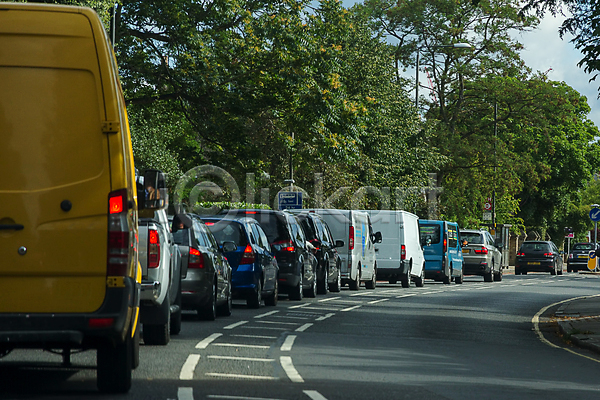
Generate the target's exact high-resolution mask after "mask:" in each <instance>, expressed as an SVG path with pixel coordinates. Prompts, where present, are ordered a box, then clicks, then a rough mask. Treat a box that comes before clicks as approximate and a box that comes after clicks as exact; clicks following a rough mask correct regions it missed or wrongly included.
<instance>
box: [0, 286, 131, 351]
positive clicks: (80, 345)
mask: <svg viewBox="0 0 600 400" xmlns="http://www.w3.org/2000/svg"><path fill="white" fill-rule="evenodd" d="M125 282H126V283H125V287H119V288H112V287H111V288H107V290H106V297H105V299H104V303H103V304H102V306H101V307H100V308H99V309H98V310H97V311H96V312H93V313H89V314H88V313H86V314H81V313H78V314H51V313H45V314H27V313H15V314H10V313H2V314H0V349H1V348H4V349H7V348H8V349H15V348H37V349H48V348H65V347H70V348H75V349H89V348H96V347H98V345H100V344H102V343H106V341H107V340H108V341H110V342H112V343H121V342H123V341H124V340H125V336H126V334H127V332H128V331H129V326H130V325H131V320H132V318H134V317H135V315H134V311H135V309H136V307H138V305H139V285H137V284H136V283H135V282H134V281H133V280H131V279H125ZM136 292H137V293H136Z"/></svg>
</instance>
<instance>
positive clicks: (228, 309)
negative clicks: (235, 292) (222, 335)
mask: <svg viewBox="0 0 600 400" xmlns="http://www.w3.org/2000/svg"><path fill="white" fill-rule="evenodd" d="M218 312H219V315H222V316H224V317H229V316H230V315H231V313H232V312H233V296H232V295H231V282H229V290H228V291H227V301H226V302H225V304H223V305H221V306H220V307H219V310H218Z"/></svg>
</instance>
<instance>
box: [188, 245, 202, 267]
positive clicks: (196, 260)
mask: <svg viewBox="0 0 600 400" xmlns="http://www.w3.org/2000/svg"><path fill="white" fill-rule="evenodd" d="M188 268H195V269H202V268H204V257H202V253H200V250H198V249H195V248H193V247H190V254H189V260H188Z"/></svg>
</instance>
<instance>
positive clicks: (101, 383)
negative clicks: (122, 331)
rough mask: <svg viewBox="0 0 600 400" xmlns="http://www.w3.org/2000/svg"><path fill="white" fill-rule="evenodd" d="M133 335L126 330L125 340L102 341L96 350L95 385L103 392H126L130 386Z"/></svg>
mask: <svg viewBox="0 0 600 400" xmlns="http://www.w3.org/2000/svg"><path fill="white" fill-rule="evenodd" d="M134 340H135V335H134V337H133V338H132V337H131V333H130V332H128V334H127V336H126V338H125V341H124V342H123V343H119V344H116V345H115V344H113V343H111V342H109V341H106V342H105V343H102V344H101V345H100V346H99V347H98V350H97V371H96V377H97V378H96V385H97V386H98V389H99V390H100V391H101V392H104V393H126V392H128V391H129V389H130V388H131V375H132V369H133V365H132V361H133V360H132V353H133V351H132V349H131V346H133V345H134V343H133V341H134Z"/></svg>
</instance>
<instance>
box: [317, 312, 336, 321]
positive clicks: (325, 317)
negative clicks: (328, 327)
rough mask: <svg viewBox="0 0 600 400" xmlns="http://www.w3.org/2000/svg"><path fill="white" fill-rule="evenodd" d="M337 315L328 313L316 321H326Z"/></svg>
mask: <svg viewBox="0 0 600 400" xmlns="http://www.w3.org/2000/svg"><path fill="white" fill-rule="evenodd" d="M334 315H335V313H328V314H325V315H323V316H322V317H319V318H317V319H316V321H325V320H326V319H327V318H330V317H333V316H334Z"/></svg>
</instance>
